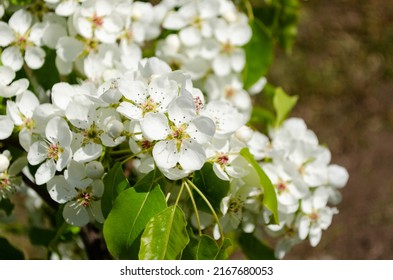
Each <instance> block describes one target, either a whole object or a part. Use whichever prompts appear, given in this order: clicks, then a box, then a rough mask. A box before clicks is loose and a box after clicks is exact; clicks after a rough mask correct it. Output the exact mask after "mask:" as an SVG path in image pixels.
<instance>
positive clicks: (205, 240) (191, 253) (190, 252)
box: [182, 234, 232, 260]
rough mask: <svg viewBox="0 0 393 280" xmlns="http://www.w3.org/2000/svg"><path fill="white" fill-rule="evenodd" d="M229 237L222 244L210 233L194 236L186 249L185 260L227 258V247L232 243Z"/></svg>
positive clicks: (183, 257)
mask: <svg viewBox="0 0 393 280" xmlns="http://www.w3.org/2000/svg"><path fill="white" fill-rule="evenodd" d="M231 244H232V243H231V242H230V240H229V239H224V241H223V243H222V244H221V245H219V244H217V242H216V241H215V240H214V239H213V238H211V237H210V236H208V235H205V234H203V235H201V236H198V237H195V236H192V237H191V241H190V243H188V245H187V247H186V248H185V249H184V252H183V256H182V259H184V260H225V259H227V258H228V255H227V254H226V249H227V248H228V247H229V246H230V245H231Z"/></svg>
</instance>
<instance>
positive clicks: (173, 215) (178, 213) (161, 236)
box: [139, 205, 190, 260]
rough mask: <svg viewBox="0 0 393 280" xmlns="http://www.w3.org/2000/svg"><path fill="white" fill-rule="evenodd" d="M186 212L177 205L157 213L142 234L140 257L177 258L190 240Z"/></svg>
mask: <svg viewBox="0 0 393 280" xmlns="http://www.w3.org/2000/svg"><path fill="white" fill-rule="evenodd" d="M186 226H187V222H186V218H185V216H184V212H183V211H182V210H181V209H180V208H179V207H178V206H175V205H172V206H170V207H168V208H166V209H165V210H163V211H161V212H160V213H158V214H157V215H155V216H154V217H153V218H152V219H151V220H150V221H149V223H148V224H147V225H146V229H145V231H144V232H143V234H142V238H141V248H140V251H139V259H147V260H175V259H177V258H178V257H179V255H180V254H181V253H182V251H183V249H184V248H185V247H186V245H187V244H188V242H189V241H190V239H189V237H188V234H187V229H186Z"/></svg>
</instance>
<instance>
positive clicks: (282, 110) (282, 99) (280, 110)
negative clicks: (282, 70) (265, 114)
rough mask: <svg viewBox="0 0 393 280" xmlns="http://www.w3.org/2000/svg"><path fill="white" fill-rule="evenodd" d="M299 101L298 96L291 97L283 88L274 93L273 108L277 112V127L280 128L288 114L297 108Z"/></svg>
mask: <svg viewBox="0 0 393 280" xmlns="http://www.w3.org/2000/svg"><path fill="white" fill-rule="evenodd" d="M297 100H298V97H297V96H289V95H287V94H286V93H285V91H284V90H283V89H282V88H277V89H276V90H275V92H274V97H273V106H274V109H275V110H276V122H275V126H276V127H277V126H280V125H281V124H282V122H283V121H284V120H285V119H286V117H287V116H288V114H289V113H290V112H291V110H292V109H293V107H295V105H296V102H297Z"/></svg>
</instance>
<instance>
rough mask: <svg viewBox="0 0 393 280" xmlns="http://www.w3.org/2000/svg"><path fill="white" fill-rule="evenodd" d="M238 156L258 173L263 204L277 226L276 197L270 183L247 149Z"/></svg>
mask: <svg viewBox="0 0 393 280" xmlns="http://www.w3.org/2000/svg"><path fill="white" fill-rule="evenodd" d="M240 154H241V155H242V156H243V157H244V158H245V159H246V160H247V161H248V162H249V163H250V164H251V165H252V167H254V169H255V171H256V172H257V173H258V177H259V182H260V184H261V187H262V188H263V204H264V205H265V206H266V208H268V209H269V210H270V211H271V212H272V213H273V220H274V223H276V224H278V209H277V208H278V205H277V196H276V192H275V190H274V187H273V184H272V182H271V181H270V179H269V177H268V176H267V175H266V173H265V172H264V171H263V169H262V168H261V167H260V166H259V164H258V162H257V161H256V160H255V158H254V156H253V155H252V154H251V153H250V151H249V150H248V148H243V149H242V150H241V151H240Z"/></svg>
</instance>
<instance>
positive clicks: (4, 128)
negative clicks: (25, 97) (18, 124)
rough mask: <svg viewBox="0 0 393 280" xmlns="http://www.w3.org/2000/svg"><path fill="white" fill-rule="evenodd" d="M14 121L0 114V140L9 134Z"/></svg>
mask: <svg viewBox="0 0 393 280" xmlns="http://www.w3.org/2000/svg"><path fill="white" fill-rule="evenodd" d="M13 129H14V122H13V121H12V120H11V119H10V118H9V117H8V116H0V140H3V139H7V138H8V137H10V136H11V134H12V130H13Z"/></svg>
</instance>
